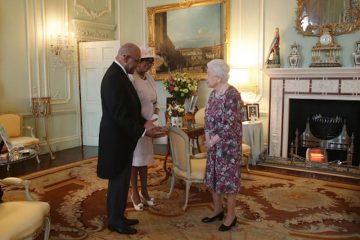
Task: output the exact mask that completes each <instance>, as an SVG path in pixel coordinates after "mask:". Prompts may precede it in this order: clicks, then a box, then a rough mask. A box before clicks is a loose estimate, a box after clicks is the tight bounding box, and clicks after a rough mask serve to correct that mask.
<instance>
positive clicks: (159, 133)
mask: <svg viewBox="0 0 360 240" xmlns="http://www.w3.org/2000/svg"><path fill="white" fill-rule="evenodd" d="M155 121H157V119H152V120H148V121H146V122H145V124H144V127H145V129H146V132H145V136H148V137H152V138H159V137H164V136H166V135H167V133H168V129H167V128H165V127H160V126H156V125H155V124H154V122H155Z"/></svg>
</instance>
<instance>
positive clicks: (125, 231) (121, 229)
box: [108, 225, 137, 234]
mask: <svg viewBox="0 0 360 240" xmlns="http://www.w3.org/2000/svg"><path fill="white" fill-rule="evenodd" d="M108 229H109V230H110V231H113V232H117V233H120V234H135V233H137V230H136V229H135V228H132V227H129V226H126V225H124V226H121V227H120V226H117V227H112V226H110V225H108Z"/></svg>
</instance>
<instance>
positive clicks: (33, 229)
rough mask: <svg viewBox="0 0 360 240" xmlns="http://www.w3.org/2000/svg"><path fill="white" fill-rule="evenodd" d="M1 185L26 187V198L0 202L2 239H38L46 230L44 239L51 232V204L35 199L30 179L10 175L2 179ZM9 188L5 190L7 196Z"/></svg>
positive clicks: (0, 236)
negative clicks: (31, 190) (31, 193)
mask: <svg viewBox="0 0 360 240" xmlns="http://www.w3.org/2000/svg"><path fill="white" fill-rule="evenodd" d="M0 185H3V186H8V187H9V186H10V185H14V186H20V187H24V189H25V197H26V200H23V201H6V199H5V201H4V202H2V203H1V202H0V226H1V227H0V239H1V240H14V239H36V238H37V237H38V236H39V235H40V233H41V232H42V230H44V239H45V240H47V239H49V234H50V217H49V213H50V205H49V204H48V203H46V202H41V201H34V200H33V199H32V197H31V195H30V191H29V185H30V181H29V180H22V179H20V178H14V177H9V178H5V179H0ZM8 187H7V188H8ZM7 188H6V189H5V191H4V196H5V197H6V192H7Z"/></svg>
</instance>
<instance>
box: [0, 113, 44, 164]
mask: <svg viewBox="0 0 360 240" xmlns="http://www.w3.org/2000/svg"><path fill="white" fill-rule="evenodd" d="M22 120H23V119H22V117H21V116H20V115H19V114H15V113H5V114H0V126H2V127H3V128H4V129H5V132H6V134H7V136H8V137H9V140H10V143H11V145H13V146H23V147H25V148H34V149H35V150H36V152H37V153H38V152H39V142H40V140H39V139H38V138H36V137H35V135H34V129H33V128H32V127H30V126H24V127H23V125H22ZM23 129H25V130H28V131H29V133H30V135H29V136H27V135H23ZM36 160H37V162H38V163H40V159H39V156H38V155H37V154H36Z"/></svg>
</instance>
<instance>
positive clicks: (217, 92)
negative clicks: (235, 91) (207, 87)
mask: <svg viewBox="0 0 360 240" xmlns="http://www.w3.org/2000/svg"><path fill="white" fill-rule="evenodd" d="M228 88H229V84H227V83H225V84H224V85H223V86H221V88H220V89H219V90H218V91H216V90H215V95H216V96H217V97H220V96H222V95H224V93H225V92H226V90H227V89H228Z"/></svg>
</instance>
